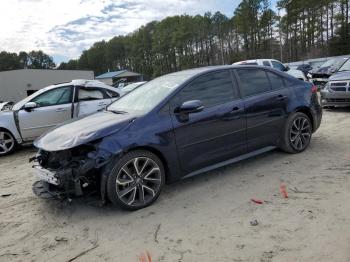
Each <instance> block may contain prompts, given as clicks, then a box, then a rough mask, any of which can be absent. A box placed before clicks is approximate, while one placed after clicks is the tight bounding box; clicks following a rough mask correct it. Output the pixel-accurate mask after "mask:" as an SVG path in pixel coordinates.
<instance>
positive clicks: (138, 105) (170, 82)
mask: <svg viewBox="0 0 350 262" xmlns="http://www.w3.org/2000/svg"><path fill="white" fill-rule="evenodd" d="M185 80H186V75H183V74H170V75H165V76H162V77H158V78H156V79H154V80H152V81H150V82H148V83H146V84H144V85H142V86H140V87H139V88H136V89H135V90H134V91H133V92H130V93H128V94H127V95H125V96H122V97H121V98H120V99H119V100H117V101H115V102H114V103H113V104H111V105H110V106H108V107H107V110H108V111H120V112H128V111H138V112H142V113H147V112H149V111H151V110H152V109H153V108H154V107H155V106H156V105H158V104H159V103H160V102H161V101H162V100H163V99H164V98H165V97H167V96H168V95H169V94H170V93H171V92H172V91H173V90H175V89H176V88H177V87H178V86H179V85H180V84H181V83H182V82H184V81H185Z"/></svg>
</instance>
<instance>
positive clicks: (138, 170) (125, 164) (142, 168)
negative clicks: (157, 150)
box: [107, 150, 165, 210]
mask: <svg viewBox="0 0 350 262" xmlns="http://www.w3.org/2000/svg"><path fill="white" fill-rule="evenodd" d="M164 181H165V173H164V166H163V164H162V162H161V161H160V159H159V158H158V157H157V156H156V155H155V154H153V153H151V152H149V151H144V150H137V151H132V152H129V153H127V154H125V155H124V156H123V157H122V158H121V159H119V160H117V161H116V163H115V164H114V167H113V169H112V171H111V173H110V175H109V177H108V180H107V193H108V198H109V199H110V201H111V202H112V203H114V204H116V205H119V206H121V207H122V208H124V209H127V210H138V209H141V208H144V207H147V206H149V205H151V204H152V203H153V202H154V201H155V200H156V199H157V198H158V196H159V194H160V192H161V189H162V187H163V185H164Z"/></svg>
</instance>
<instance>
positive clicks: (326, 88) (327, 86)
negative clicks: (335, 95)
mask: <svg viewBox="0 0 350 262" xmlns="http://www.w3.org/2000/svg"><path fill="white" fill-rule="evenodd" d="M330 87H331V85H330V83H327V84H325V86H324V88H323V89H324V90H325V91H328V92H332V89H331V88H330Z"/></svg>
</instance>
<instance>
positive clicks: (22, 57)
mask: <svg viewBox="0 0 350 262" xmlns="http://www.w3.org/2000/svg"><path fill="white" fill-rule="evenodd" d="M55 67H56V64H55V63H54V62H53V59H52V57H51V56H49V55H47V54H45V53H44V52H43V51H41V50H39V51H31V52H29V53H26V52H24V51H21V52H19V54H17V53H9V52H6V51H2V52H0V71H6V70H16V69H24V68H28V69H53V68H55Z"/></svg>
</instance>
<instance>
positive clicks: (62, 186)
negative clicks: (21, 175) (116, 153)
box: [31, 144, 106, 199]
mask: <svg viewBox="0 0 350 262" xmlns="http://www.w3.org/2000/svg"><path fill="white" fill-rule="evenodd" d="M96 156H97V154H96V147H95V145H94V144H87V145H83V146H79V147H76V148H72V149H67V150H63V151H56V152H48V151H45V150H42V149H41V150H39V151H38V153H37V154H36V156H35V157H33V158H32V159H31V161H32V162H33V168H34V169H35V173H36V175H37V177H38V178H39V179H40V180H39V181H36V182H35V183H34V184H33V192H34V193H35V194H36V195H37V196H39V197H41V198H58V199H65V198H70V196H82V195H84V194H86V193H94V192H96V191H97V189H98V188H99V184H100V179H101V170H102V167H103V166H104V165H105V164H106V161H105V160H104V159H101V158H100V157H96Z"/></svg>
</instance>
